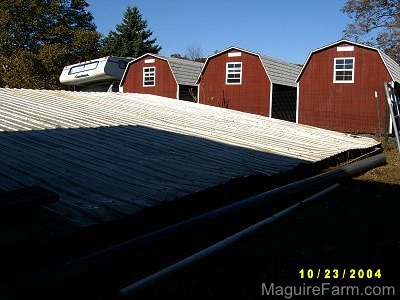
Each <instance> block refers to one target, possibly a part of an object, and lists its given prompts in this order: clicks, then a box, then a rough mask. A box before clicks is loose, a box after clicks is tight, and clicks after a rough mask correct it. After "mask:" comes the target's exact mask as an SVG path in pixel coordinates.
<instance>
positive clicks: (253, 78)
mask: <svg viewBox="0 0 400 300" xmlns="http://www.w3.org/2000/svg"><path fill="white" fill-rule="evenodd" d="M229 52H241V56H239V57H228V53H229ZM227 62H242V83H241V84H240V85H239V84H225V80H226V78H225V77H226V63H227ZM199 83H200V85H199V89H200V92H199V93H200V97H199V101H200V103H203V104H209V105H214V106H220V107H227V108H230V109H235V110H239V111H244V112H248V113H253V114H259V115H264V116H268V115H269V104H270V86H271V84H270V81H269V79H268V77H267V74H266V72H265V70H264V67H263V65H262V63H261V61H260V59H259V57H258V56H257V55H254V54H251V53H247V52H243V51H239V50H230V51H227V52H223V53H221V54H219V55H217V56H214V57H211V58H210V59H209V60H208V63H207V65H206V66H205V67H204V69H203V74H202V76H201V79H200V82H199ZM224 99H225V100H224Z"/></svg>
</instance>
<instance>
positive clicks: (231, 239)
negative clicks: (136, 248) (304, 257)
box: [119, 183, 340, 296]
mask: <svg viewBox="0 0 400 300" xmlns="http://www.w3.org/2000/svg"><path fill="white" fill-rule="evenodd" d="M339 185H340V184H338V183H336V184H334V185H332V186H330V187H328V188H326V189H324V190H322V191H320V192H319V193H316V194H314V195H312V196H310V197H308V198H306V199H304V200H302V201H300V202H298V203H296V204H294V205H292V206H290V207H288V208H286V209H284V210H282V211H280V212H278V213H276V214H274V215H272V216H270V217H268V218H266V219H264V220H262V221H260V222H258V223H256V224H254V225H252V226H250V227H247V228H246V229H243V230H242V231H239V232H238V233H235V234H234V235H231V236H230V237H228V238H226V239H224V240H222V241H220V242H218V243H216V244H213V245H211V246H209V247H207V248H205V249H203V250H201V251H199V252H197V253H195V254H193V255H191V256H189V257H187V258H185V259H183V260H181V261H179V262H177V263H175V264H173V265H171V266H169V267H167V268H165V269H162V270H160V271H158V272H156V273H154V274H152V275H150V276H148V277H146V278H144V279H142V280H140V281H138V282H135V283H133V284H131V285H129V286H127V287H124V288H122V289H120V290H119V292H120V293H121V294H122V295H124V296H129V295H132V294H133V293H135V292H136V291H138V290H139V289H141V288H143V287H145V286H147V285H149V284H152V283H154V282H156V281H158V280H160V279H162V278H163V277H165V276H167V275H168V274H171V273H173V272H176V271H178V270H180V269H182V268H184V267H186V266H187V265H190V264H192V263H194V262H196V261H198V260H200V259H202V258H204V257H207V256H209V255H211V254H214V253H215V252H217V251H220V250H222V249H223V248H226V247H228V246H229V245H231V244H233V243H235V242H237V241H238V240H240V239H242V238H244V237H245V236H247V235H249V234H251V233H253V232H255V231H257V230H260V229H261V228H262V227H264V226H266V225H268V224H271V223H273V222H275V221H277V220H279V219H280V218H282V217H284V216H286V215H288V214H290V213H292V212H293V211H295V210H296V209H298V208H300V207H301V206H302V205H304V204H306V203H309V202H312V201H314V200H316V199H318V198H319V197H322V196H324V195H326V194H327V193H329V192H331V191H332V190H334V189H336V188H338V187H339Z"/></svg>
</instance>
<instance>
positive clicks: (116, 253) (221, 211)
mask: <svg viewBox="0 0 400 300" xmlns="http://www.w3.org/2000/svg"><path fill="white" fill-rule="evenodd" d="M385 161H386V159H385V156H384V154H383V153H381V154H378V155H376V156H372V157H368V158H366V159H363V160H362V161H358V162H355V163H352V164H350V165H346V166H343V167H340V168H338V169H336V170H332V171H329V172H326V173H322V174H318V175H315V176H312V177H309V178H306V179H302V180H299V181H296V182H293V183H290V184H287V185H284V186H281V187H278V188H275V189H273V190H270V191H267V192H264V193H261V194H258V195H256V196H252V197H250V198H247V199H244V200H241V201H238V202H235V203H233V204H230V205H227V206H224V207H221V208H218V209H215V210H212V211H209V212H206V213H203V214H201V215H199V216H196V217H193V218H191V219H188V220H184V221H182V222H179V223H176V224H173V225H170V226H167V227H164V228H162V229H159V230H156V231H153V232H151V233H149V234H146V235H143V236H140V237H138V238H134V239H131V240H128V241H126V242H123V243H120V244H117V245H114V246H111V247H109V248H106V249H104V250H101V251H98V252H95V253H93V254H90V255H88V256H85V257H82V258H79V259H76V260H73V261H70V262H69V263H67V264H65V265H64V266H63V268H62V270H60V271H61V272H66V273H80V271H81V270H82V269H83V270H87V269H88V267H89V266H90V265H105V264H108V265H112V264H115V263H116V260H117V259H118V258H121V259H122V258H124V257H128V256H129V254H130V252H132V251H133V250H134V249H137V247H140V246H143V245H146V244H148V243H151V242H154V240H157V239H158V238H161V237H165V236H167V235H168V234H172V233H176V232H179V231H182V230H184V229H187V228H190V227H191V226H194V225H197V224H205V223H206V222H208V221H210V220H212V219H217V218H220V217H222V216H225V215H227V214H229V213H233V212H237V211H239V210H240V209H243V208H247V207H251V206H252V205H256V204H257V205H259V204H263V203H267V202H268V201H271V200H274V199H278V198H282V197H287V196H289V195H294V194H295V193H299V192H302V191H304V190H311V189H313V188H315V187H318V186H321V187H322V186H326V185H329V184H332V183H334V182H336V181H338V180H339V179H344V178H347V177H353V176H355V175H357V174H360V173H363V172H365V171H367V170H369V169H372V168H374V167H376V166H378V165H382V164H383V163H384V162H385Z"/></svg>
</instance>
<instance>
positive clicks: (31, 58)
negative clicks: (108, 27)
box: [0, 0, 100, 89]
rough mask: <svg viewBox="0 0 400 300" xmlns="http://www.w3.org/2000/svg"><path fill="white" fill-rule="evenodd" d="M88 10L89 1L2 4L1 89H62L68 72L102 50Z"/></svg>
mask: <svg viewBox="0 0 400 300" xmlns="http://www.w3.org/2000/svg"><path fill="white" fill-rule="evenodd" d="M87 7H88V4H87V3H86V1H85V0H1V1H0V11H1V14H0V84H1V86H9V87H16V88H45V89H58V88H61V84H60V82H59V76H60V74H61V72H62V69H63V67H64V66H65V65H69V64H72V63H76V62H79V61H82V60H88V59H91V58H93V55H94V53H97V52H98V49H99V39H100V34H99V33H98V32H96V26H95V25H94V23H93V17H92V15H91V14H90V13H89V12H87V11H86V8H87Z"/></svg>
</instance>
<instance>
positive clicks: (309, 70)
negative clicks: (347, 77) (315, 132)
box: [298, 44, 391, 133]
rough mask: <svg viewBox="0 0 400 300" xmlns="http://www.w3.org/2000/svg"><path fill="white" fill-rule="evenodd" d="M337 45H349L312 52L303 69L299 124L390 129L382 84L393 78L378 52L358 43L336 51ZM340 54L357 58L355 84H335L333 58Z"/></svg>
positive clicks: (353, 129)
mask: <svg viewBox="0 0 400 300" xmlns="http://www.w3.org/2000/svg"><path fill="white" fill-rule="evenodd" d="M338 46H346V44H336V45H333V46H332V47H329V48H326V49H322V50H321V51H319V52H315V53H313V54H312V56H311V57H310V59H309V61H308V64H307V65H306V67H305V69H304V70H303V73H302V75H301V77H300V80H299V119H298V121H299V123H301V124H307V125H312V126H316V127H322V128H327V129H332V130H337V131H344V132H360V133H361V132H365V133H378V131H381V132H382V131H383V130H387V127H386V128H385V126H386V123H385V122H386V120H387V112H386V111H387V109H386V108H387V103H386V95H385V90H384V87H383V83H384V82H385V81H391V78H390V74H389V72H388V71H387V69H386V67H385V66H384V63H383V61H382V59H381V57H380V55H379V53H378V52H377V51H375V50H373V49H369V48H364V47H361V46H357V45H352V46H354V51H351V52H350V51H349V52H348V51H345V52H337V47H338ZM340 57H354V58H355V63H354V83H333V73H334V58H340ZM375 91H377V92H378V107H379V109H377V104H376V99H375ZM378 111H379V113H378ZM378 115H379V120H378Z"/></svg>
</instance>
